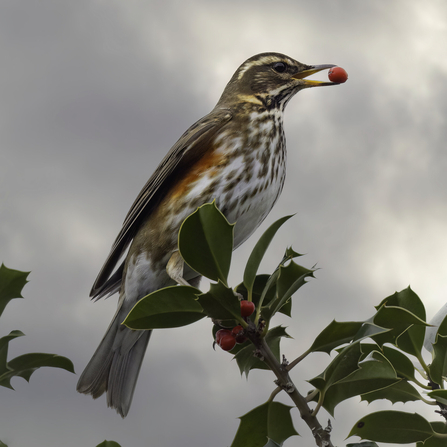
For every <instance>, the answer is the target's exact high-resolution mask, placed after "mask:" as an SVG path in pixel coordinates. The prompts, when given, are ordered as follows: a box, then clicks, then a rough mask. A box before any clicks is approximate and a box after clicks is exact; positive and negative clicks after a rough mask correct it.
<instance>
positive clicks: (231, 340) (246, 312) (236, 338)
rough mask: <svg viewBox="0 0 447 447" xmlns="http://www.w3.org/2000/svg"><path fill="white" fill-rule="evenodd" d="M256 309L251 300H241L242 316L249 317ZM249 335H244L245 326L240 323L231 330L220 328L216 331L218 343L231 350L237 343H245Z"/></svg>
mask: <svg viewBox="0 0 447 447" xmlns="http://www.w3.org/2000/svg"><path fill="white" fill-rule="evenodd" d="M254 311H255V305H254V304H253V303H252V302H251V301H245V300H244V301H241V316H243V317H249V316H250V315H251V314H252V313H253V312H254ZM245 340H247V337H245V335H244V328H243V327H242V326H241V325H240V324H239V325H237V326H235V327H234V328H233V329H231V331H230V330H229V329H219V330H218V331H217V332H216V343H217V344H218V345H219V346H220V347H221V348H222V349H223V350H224V351H231V350H232V349H233V348H234V347H235V346H236V343H244V342H245Z"/></svg>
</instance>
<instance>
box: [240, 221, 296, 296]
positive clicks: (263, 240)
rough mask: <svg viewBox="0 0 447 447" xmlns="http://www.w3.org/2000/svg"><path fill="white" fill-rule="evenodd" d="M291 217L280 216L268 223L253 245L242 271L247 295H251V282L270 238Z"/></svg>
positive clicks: (270, 240)
mask: <svg viewBox="0 0 447 447" xmlns="http://www.w3.org/2000/svg"><path fill="white" fill-rule="evenodd" d="M291 217H292V216H285V217H282V218H281V219H278V220H277V221H276V222H274V223H273V224H272V225H270V227H268V228H267V230H266V231H265V232H264V234H263V235H262V236H261V237H260V238H259V240H258V242H257V243H256V245H255V247H254V248H253V250H252V252H251V254H250V257H249V258H248V261H247V265H246V266H245V271H244V285H245V287H246V289H247V291H248V292H249V295H251V292H252V290H253V284H254V282H255V278H256V274H257V272H258V268H259V265H260V264H261V261H262V258H263V257H264V255H265V252H266V251H267V248H268V247H269V245H270V243H271V242H272V239H273V237H274V236H275V234H276V232H277V231H278V230H279V229H280V228H281V226H282V225H283V224H284V223H285V222H286V221H288V220H289V219H290V218H291Z"/></svg>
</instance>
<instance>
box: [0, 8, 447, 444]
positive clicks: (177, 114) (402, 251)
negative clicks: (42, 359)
mask: <svg viewBox="0 0 447 447" xmlns="http://www.w3.org/2000/svg"><path fill="white" fill-rule="evenodd" d="M446 17H447V5H446V4H445V2H443V1H441V0H426V1H424V2H423V3H421V2H417V1H408V0H396V1H394V2H383V1H374V2H359V1H355V0H352V1H348V0H345V1H341V0H340V1H337V0H314V1H308V2H304V1H296V0H295V1H292V0H289V1H287V0H278V1H275V2H273V1H254V0H253V1H240V0H239V1H233V0H230V1H220V2H218V1H205V0H191V1H188V2H186V1H173V0H165V1H155V0H153V1H151V0H146V1H133V0H126V1H113V0H109V1H100V0H91V1H87V0H77V1H72V2H60V1H41V2H33V1H26V0H22V1H18V0H4V1H2V2H1V3H0V57H1V61H2V67H1V70H0V79H1V87H0V98H1V100H0V114H1V119H0V126H1V149H0V185H1V189H0V194H1V195H0V213H1V219H0V255H1V259H0V260H1V261H3V262H4V263H5V264H6V265H7V266H8V267H10V268H16V269H20V270H31V271H32V273H31V275H30V277H29V279H30V283H29V284H28V285H27V286H26V288H25V290H24V296H25V299H24V300H15V301H13V302H12V303H11V304H10V305H9V306H8V308H7V310H6V312H5V313H4V316H3V318H2V320H1V333H0V335H6V334H7V333H8V332H9V331H10V330H13V329H20V330H22V331H23V332H25V333H26V335H27V336H26V337H24V338H21V339H18V340H15V341H13V342H12V343H11V345H10V346H11V348H10V356H11V357H14V356H16V355H20V354H22V353H26V352H38V351H43V352H54V353H57V354H60V355H65V356H67V357H69V358H70V359H72V360H73V362H74V364H75V368H76V372H77V374H78V375H79V373H80V372H81V371H82V369H83V368H84V366H85V365H86V363H87V361H88V360H89V358H90V357H91V355H92V353H93V351H94V349H95V348H96V346H97V344H98V342H99V340H100V339H101V337H102V335H103V333H104V331H105V329H106V327H107V325H108V323H109V321H110V319H111V317H112V315H113V312H114V308H115V306H116V298H115V297H112V298H110V299H109V300H107V301H101V302H98V303H92V302H90V301H89V299H88V293H89V290H90V287H91V285H92V283H93V280H94V279H95V277H96V274H97V272H98V271H99V269H100V267H101V265H102V262H103V261H104V259H105V257H106V255H107V253H108V251H109V248H110V245H111V243H112V242H113V240H114V238H115V236H116V234H117V232H118V231H119V229H120V225H121V223H122V221H123V219H124V216H125V214H126V213H127V211H128V208H129V207H130V205H131V203H132V202H133V200H134V198H135V196H136V195H137V193H138V192H139V190H140V188H141V187H142V186H143V184H144V183H145V182H146V180H147V179H148V177H149V176H150V175H151V173H152V172H153V170H154V169H155V168H156V166H157V164H158V163H159V161H160V160H161V159H162V157H163V156H164V154H165V153H166V152H167V151H168V149H169V148H170V147H171V146H172V144H173V143H174V142H175V141H176V140H177V138H178V137H179V136H180V135H181V134H182V133H183V131H184V130H185V129H186V128H187V127H188V126H189V125H190V124H192V123H193V122H194V121H196V120H197V119H199V118H200V117H202V116H203V115H205V114H206V113H208V112H209V111H210V110H211V109H212V107H213V106H214V104H215V103H216V102H217V100H218V98H219V96H220V94H221V92H222V90H223V88H224V86H225V84H226V82H227V81H228V80H229V79H230V77H231V75H232V74H233V72H234V71H235V70H236V68H237V67H238V66H239V65H240V64H241V63H242V62H243V61H244V60H245V59H247V58H248V57H250V56H252V55H254V54H256V53H260V52H265V51H277V52H282V53H285V54H288V55H289V56H291V57H294V58H296V59H298V60H300V61H302V62H305V63H309V64H321V63H334V64H338V65H340V66H342V67H344V68H345V69H346V70H347V71H348V73H349V81H348V82H347V83H346V84H344V85H342V86H339V87H332V88H320V89H311V90H307V91H304V92H302V93H300V94H298V95H297V97H295V98H294V99H293V100H292V101H291V103H290V104H289V105H288V108H287V110H286V117H285V127H286V135H287V139H288V151H289V152H288V179H287V182H286V185H285V188H284V192H283V194H282V197H281V199H280V200H279V202H278V204H277V206H276V207H275V208H274V210H273V212H272V213H271V214H270V216H269V217H268V219H267V220H266V222H265V223H264V224H263V226H262V227H261V229H260V231H258V233H257V236H258V237H259V235H260V234H261V232H262V230H265V229H266V228H267V226H268V224H269V223H272V222H273V221H274V220H276V219H278V218H279V217H281V216H283V215H285V214H290V213H294V212H295V213H297V214H296V216H295V218H294V219H293V220H292V221H289V222H288V223H287V224H286V225H285V227H284V230H283V231H282V232H281V233H280V234H279V235H278V237H277V239H276V240H275V244H274V247H272V249H271V252H270V253H271V258H270V259H269V260H267V261H266V262H265V263H264V266H263V267H264V268H263V270H264V271H265V272H268V271H270V270H271V269H273V268H274V266H275V265H276V263H277V261H278V259H280V257H281V255H282V253H283V250H284V248H285V247H286V246H287V245H293V247H294V249H295V250H297V251H299V252H302V253H306V256H305V257H304V258H301V263H303V264H304V265H306V266H309V267H310V266H312V265H314V264H315V263H318V266H319V267H320V268H321V270H319V271H318V273H317V275H316V276H317V279H315V280H312V281H311V282H310V283H309V284H308V285H306V287H305V288H304V289H302V291H300V293H299V294H298V296H297V297H296V298H295V301H294V303H295V304H294V314H293V319H292V320H290V319H286V318H285V317H284V319H281V318H279V319H278V320H277V323H278V324H280V323H281V324H284V325H287V326H288V332H289V333H290V334H291V335H292V336H293V337H294V340H290V341H289V340H288V341H285V342H284V343H283V346H284V352H285V354H286V355H287V357H288V358H289V359H290V360H291V359H293V358H295V357H296V356H297V355H299V354H300V353H301V352H303V351H304V350H305V349H306V348H307V347H308V346H309V345H310V343H311V341H312V340H313V338H314V337H315V336H316V335H317V334H318V333H319V331H320V330H321V329H323V328H324V327H325V326H326V325H327V324H328V323H329V322H330V321H331V320H332V319H334V318H336V319H337V320H339V321H340V320H362V319H366V318H368V317H369V316H371V315H372V313H373V311H374V309H373V306H374V305H376V304H378V303H379V302H380V301H381V300H382V299H383V298H384V297H386V296H388V295H390V294H392V293H393V292H394V291H396V290H401V289H403V288H405V287H407V286H408V285H409V284H411V287H412V288H413V289H414V290H415V291H416V292H417V293H418V294H419V295H420V297H421V298H422V299H423V301H424V303H425V304H426V307H427V311H428V316H429V318H430V317H431V316H432V315H433V314H434V313H435V312H436V311H437V309H438V308H439V307H441V305H443V304H444V303H445V302H446V301H447V275H446V258H447V238H446V236H445V233H446V226H447V179H446V176H445V172H446V170H447V157H446V154H445V151H446V143H445V141H446V136H447V126H446V116H447V46H446V43H447V26H446V23H447V22H446ZM325 76H326V74H325V73H322V74H320V79H324V78H325ZM255 241H256V235H255V237H253V238H252V239H250V240H249V241H248V242H247V243H246V244H245V245H244V246H243V247H242V248H240V249H239V250H238V251H237V252H236V253H235V257H234V259H235V264H234V269H233V273H232V279H233V283H234V284H235V283H237V282H239V280H240V279H241V276H240V272H241V269H242V268H243V265H244V261H245V260H246V259H247V257H248V255H249V253H250V250H251V248H252V247H253V244H254V243H255ZM210 330H211V324H210V323H209V322H208V321H201V322H199V323H197V324H195V325H193V326H190V327H186V328H182V329H175V330H170V331H158V332H156V333H155V334H154V335H153V337H152V339H151V343H150V346H149V348H148V351H147V355H146V361H145V363H144V365H143V369H142V372H141V375H140V379H139V383H138V386H137V390H136V394H135V398H134V402H133V407H132V408H131V411H130V414H129V416H128V418H127V419H126V420H122V419H121V418H120V417H119V416H118V415H117V414H115V412H114V411H112V410H110V409H107V408H106V404H105V400H104V398H100V399H98V400H96V401H93V400H92V399H91V398H90V397H86V396H83V395H80V394H78V393H77V392H76V391H75V386H76V382H77V378H78V376H75V375H72V374H70V373H67V372H65V371H62V370H52V369H42V370H39V371H38V372H37V373H35V375H34V376H33V377H32V379H31V383H30V384H27V383H26V382H25V381H23V380H22V379H14V380H13V386H14V387H15V388H16V391H11V390H8V389H4V388H3V389H0V399H1V405H0V439H1V440H2V441H3V442H6V443H7V444H8V445H9V446H10V447H17V446H20V447H26V446H31V445H36V446H46V447H57V446H61V445H64V446H67V447H74V446H79V445H81V446H86V447H88V446H96V445H97V444H98V443H99V442H101V441H103V440H104V439H113V440H115V441H117V442H119V443H120V444H121V445H122V446H123V447H140V446H145V445H148V446H149V445H150V446H169V447H171V446H182V447H196V446H211V445H212V446H227V445H230V444H231V441H232V439H233V436H234V434H235V432H236V429H237V426H238V420H237V417H238V416H241V415H242V414H244V413H246V412H247V411H249V410H250V409H251V408H253V407H254V406H256V405H259V404H261V403H263V402H265V400H266V399H267V398H268V396H269V395H270V392H271V390H272V389H273V383H272V380H273V376H272V374H269V373H268V372H265V371H255V372H253V373H252V374H251V376H250V380H249V381H248V382H246V381H245V379H243V378H242V379H241V377H240V375H239V372H238V368H237V366H236V364H235V363H234V362H232V361H231V356H229V355H228V354H226V353H224V352H222V351H219V350H217V351H213V350H212V347H211V342H212V340H211V335H210ZM327 361H328V357H327V356H326V355H321V356H320V355H314V356H313V357H311V358H310V359H308V360H307V361H306V362H305V364H303V366H301V367H300V368H299V370H298V368H296V369H297V371H295V370H294V372H293V378H294V379H295V380H296V383H297V384H298V387H299V388H300V390H301V391H302V392H303V393H305V392H306V391H307V390H308V388H309V387H308V386H307V385H306V383H305V382H304V380H305V379H310V378H311V377H313V376H315V375H317V374H318V373H320V372H321V370H322V369H323V368H324V366H325V363H326V362H327ZM284 402H287V400H284ZM383 407H385V408H389V407H390V406H388V405H387V403H382V404H380V405H376V404H374V405H370V406H369V407H368V406H367V405H366V404H365V403H359V402H358V399H351V400H349V401H347V402H345V403H343V404H341V405H340V406H339V407H337V409H336V420H335V421H333V425H334V427H335V428H334V435H333V440H334V443H335V444H338V445H344V443H343V439H344V438H345V437H346V435H347V433H348V430H349V428H350V427H351V426H352V425H353V423H354V422H356V421H357V420H358V418H360V417H361V416H362V415H363V414H365V413H366V412H368V411H370V410H375V409H377V408H383ZM418 408H420V407H418V406H406V409H407V411H416V410H417V409H418ZM426 415H427V417H428V418H429V419H435V416H434V415H433V414H432V413H431V412H430V413H426ZM294 416H295V419H296V428H297V430H298V431H299V432H300V433H301V435H302V438H301V439H299V438H291V439H290V440H289V441H288V442H287V443H286V446H292V445H313V441H312V439H311V436H310V434H309V432H308V429H307V427H306V426H305V425H304V424H303V423H302V422H301V421H300V420H299V418H298V417H296V416H297V412H296V410H295V412H294ZM326 419H327V416H326V415H325V414H324V412H323V413H322V417H321V422H322V423H323V424H325V422H326ZM355 439H356V438H353V440H355ZM353 440H351V442H352V441H353Z"/></svg>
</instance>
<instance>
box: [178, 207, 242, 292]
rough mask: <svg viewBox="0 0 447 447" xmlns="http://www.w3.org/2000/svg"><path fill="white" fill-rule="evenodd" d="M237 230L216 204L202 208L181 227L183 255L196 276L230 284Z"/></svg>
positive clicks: (180, 238)
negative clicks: (228, 280)
mask: <svg viewBox="0 0 447 447" xmlns="http://www.w3.org/2000/svg"><path fill="white" fill-rule="evenodd" d="M233 227H234V225H232V224H230V223H229V222H228V221H227V219H226V218H225V216H224V215H223V214H222V213H221V212H220V210H219V209H217V207H216V204H215V202H213V203H207V204H205V205H202V206H201V207H199V208H198V209H197V211H195V212H194V213H192V214H191V215H190V216H188V217H187V218H186V219H185V221H184V222H183V223H182V226H181V227H180V232H179V237H178V246H179V250H180V254H181V255H182V257H183V259H184V260H185V262H186V263H187V264H188V265H189V266H190V267H191V268H192V269H193V270H195V271H196V272H198V273H200V274H201V275H203V276H205V277H207V278H209V279H212V280H213V281H218V280H220V281H222V282H223V283H224V284H227V277H228V272H229V271H230V264H231V253H232V251H233Z"/></svg>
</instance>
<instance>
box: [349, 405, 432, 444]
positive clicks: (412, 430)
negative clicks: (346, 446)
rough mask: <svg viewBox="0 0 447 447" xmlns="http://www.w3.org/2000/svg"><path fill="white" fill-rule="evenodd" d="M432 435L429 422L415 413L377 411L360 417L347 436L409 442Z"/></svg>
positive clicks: (389, 441)
mask: <svg viewBox="0 0 447 447" xmlns="http://www.w3.org/2000/svg"><path fill="white" fill-rule="evenodd" d="M432 435H433V429H432V427H431V425H430V423H429V422H428V421H427V420H426V419H424V418H423V417H422V416H421V415H419V414H417V413H413V414H412V413H405V412H402V411H378V412H376V413H371V414H368V415H366V416H364V417H363V418H362V419H360V420H359V421H358V422H357V423H356V424H355V425H354V427H353V428H352V429H351V431H350V433H349V435H348V437H349V436H359V437H360V438H361V439H370V440H371V441H377V442H388V443H392V442H394V443H396V444H410V443H412V442H418V441H422V442H423V441H425V440H426V439H428V438H430V437H431V436H432Z"/></svg>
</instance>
